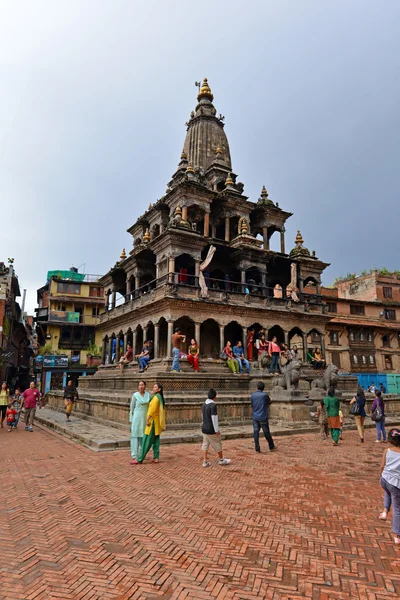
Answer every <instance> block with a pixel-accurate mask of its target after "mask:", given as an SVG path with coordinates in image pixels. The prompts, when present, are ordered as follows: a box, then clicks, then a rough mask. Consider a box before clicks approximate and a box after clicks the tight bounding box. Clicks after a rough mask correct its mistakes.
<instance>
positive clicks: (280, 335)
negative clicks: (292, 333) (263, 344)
mask: <svg viewBox="0 0 400 600" xmlns="http://www.w3.org/2000/svg"><path fill="white" fill-rule="evenodd" d="M273 337H276V339H277V340H278V344H279V345H282V344H284V343H285V333H284V331H283V329H282V327H280V326H279V325H274V326H273V327H271V328H270V329H269V330H268V340H269V341H270V342H271V341H272V338H273Z"/></svg>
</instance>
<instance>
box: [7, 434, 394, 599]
mask: <svg viewBox="0 0 400 600" xmlns="http://www.w3.org/2000/svg"><path fill="white" fill-rule="evenodd" d="M374 439H375V437H374V432H373V431H367V433H366V443H365V445H364V446H361V445H359V444H358V442H357V436H356V433H354V432H351V433H350V432H349V433H347V434H346V436H345V440H344V443H343V445H342V446H341V447H339V448H333V447H332V445H331V444H330V443H328V442H322V441H320V440H319V439H318V438H317V437H316V436H315V435H311V434H309V435H304V436H296V437H294V436H292V437H283V438H279V439H278V440H277V442H278V444H279V449H278V452H277V453H275V454H265V453H263V454H261V455H257V454H255V453H254V451H253V448H252V443H251V440H240V441H229V442H226V443H225V450H226V455H227V456H229V457H230V458H232V460H233V464H232V465H231V466H230V467H218V466H216V465H215V466H214V467H213V468H211V469H203V468H202V467H201V463H200V452H199V447H198V445H184V444H182V445H172V446H168V447H164V448H162V455H161V458H162V462H161V463H160V464H159V465H153V464H144V465H142V466H137V467H131V466H130V465H129V453H128V452H127V451H118V452H112V453H95V452H92V451H90V450H88V449H86V448H83V447H80V446H77V445H75V444H73V443H72V442H69V441H68V440H66V439H65V438H61V437H58V436H57V434H54V433H49V432H47V431H44V430H41V429H36V431H35V432H34V433H33V434H31V433H28V432H25V431H23V430H22V429H19V430H18V431H16V432H13V433H11V434H7V433H6V430H1V431H0V448H1V456H2V457H3V458H2V461H1V467H0V474H1V508H0V556H1V567H0V573H1V576H0V582H1V585H0V598H1V600H9V599H10V600H11V599H12V600H34V599H36V600H50V599H52V600H53V599H54V600H106V599H119V600H128V599H130V598H132V599H133V598H134V599H143V600H144V599H155V598H166V599H179V600H183V599H184V598H195V599H199V600H200V599H204V600H208V599H212V598H217V599H221V600H222V599H224V600H227V599H235V600H239V599H255V598H269V599H274V600H283V599H295V598H310V599H313V600H326V599H331V598H332V599H333V598H335V599H347V598H352V599H358V598H362V599H365V600H375V599H379V600H383V599H386V598H387V599H389V598H399V597H400V549H396V548H395V546H394V545H393V541H392V535H391V531H390V524H389V523H381V522H379V521H378V520H377V518H376V517H377V513H378V511H379V509H380V507H381V498H382V494H381V491H380V487H379V473H378V466H379V461H380V456H381V454H382V451H383V446H381V445H378V444H375V443H374Z"/></svg>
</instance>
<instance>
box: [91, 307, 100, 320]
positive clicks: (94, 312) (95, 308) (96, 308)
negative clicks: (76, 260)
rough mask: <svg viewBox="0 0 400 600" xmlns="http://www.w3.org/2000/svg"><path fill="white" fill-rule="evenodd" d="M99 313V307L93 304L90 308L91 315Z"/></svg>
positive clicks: (96, 315)
mask: <svg viewBox="0 0 400 600" xmlns="http://www.w3.org/2000/svg"><path fill="white" fill-rule="evenodd" d="M99 313H100V309H99V307H98V306H93V308H92V317H98V316H99Z"/></svg>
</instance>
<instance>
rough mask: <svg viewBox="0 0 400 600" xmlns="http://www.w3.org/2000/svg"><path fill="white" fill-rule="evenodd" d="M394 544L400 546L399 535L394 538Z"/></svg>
mask: <svg viewBox="0 0 400 600" xmlns="http://www.w3.org/2000/svg"><path fill="white" fill-rule="evenodd" d="M394 543H395V544H400V537H399V536H398V535H395V536H394Z"/></svg>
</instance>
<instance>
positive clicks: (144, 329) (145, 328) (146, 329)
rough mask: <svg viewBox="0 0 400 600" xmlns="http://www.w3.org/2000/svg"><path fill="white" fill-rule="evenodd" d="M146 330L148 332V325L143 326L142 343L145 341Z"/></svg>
mask: <svg viewBox="0 0 400 600" xmlns="http://www.w3.org/2000/svg"><path fill="white" fill-rule="evenodd" d="M147 332H148V327H147V325H146V327H143V343H145V342H147Z"/></svg>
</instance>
